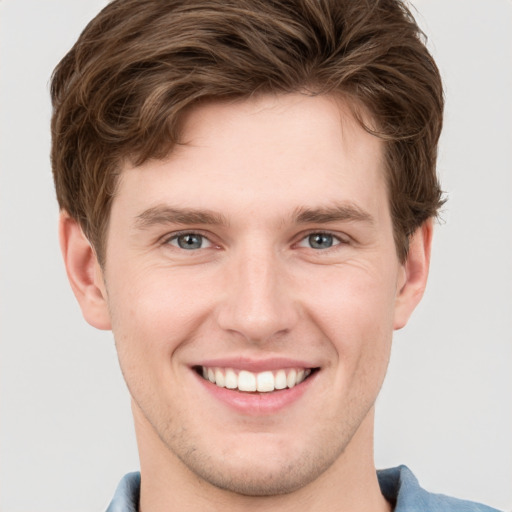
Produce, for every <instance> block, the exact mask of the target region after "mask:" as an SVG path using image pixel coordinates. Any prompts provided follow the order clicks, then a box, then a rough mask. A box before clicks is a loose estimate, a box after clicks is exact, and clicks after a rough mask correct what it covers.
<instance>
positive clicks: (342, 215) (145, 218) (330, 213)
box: [135, 203, 374, 229]
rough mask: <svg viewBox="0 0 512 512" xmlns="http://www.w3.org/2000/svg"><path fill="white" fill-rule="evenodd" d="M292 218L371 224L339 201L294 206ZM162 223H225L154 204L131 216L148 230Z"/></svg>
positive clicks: (209, 213)
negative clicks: (336, 202)
mask: <svg viewBox="0 0 512 512" xmlns="http://www.w3.org/2000/svg"><path fill="white" fill-rule="evenodd" d="M292 219H293V221H294V222H295V223H296V224H312V223H318V224H325V223H329V222H340V221H358V222H365V223H368V224H371V225H372V224H374V219H373V217H372V216H371V215H370V214H369V213H368V212H366V211H365V210H363V209H361V208H360V207H358V206H357V205H354V204H350V203H348V204H342V205H335V206H331V207H319V208H306V207H300V208H297V209H295V211H294V213H293V215H292ZM162 224H163V225H165V224H184V225H194V224H203V225H204V224H206V225H211V226H228V225H229V222H228V220H227V219H226V217H224V215H222V214H220V213H217V212H212V211H210V210H196V209H188V208H185V209H181V208H172V207H169V206H154V207H152V208H148V209H147V210H145V211H143V212H142V213H140V214H139V215H137V217H136V218H135V225H136V227H137V228H139V229H148V228H150V227H151V226H155V225H162Z"/></svg>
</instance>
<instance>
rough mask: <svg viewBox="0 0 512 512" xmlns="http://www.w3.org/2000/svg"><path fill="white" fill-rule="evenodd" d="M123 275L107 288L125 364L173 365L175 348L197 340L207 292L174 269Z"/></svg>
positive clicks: (113, 324)
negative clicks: (196, 335)
mask: <svg viewBox="0 0 512 512" xmlns="http://www.w3.org/2000/svg"><path fill="white" fill-rule="evenodd" d="M122 276H123V277H122V278H121V275H119V274H118V275H116V276H114V275H113V276H112V281H111V283H110V284H111V285H110V286H109V306H110V310H111V317H112V330H113V332H114V336H115V339H116V345H117V349H118V352H119V357H120V360H121V362H122V363H126V364H130V366H135V367H140V366H141V365H142V364H144V363H145V364H146V365H153V366H156V365H158V364H159V363H161V362H163V361H164V360H165V361H169V360H170V358H171V356H172V355H173V353H174V352H175V350H177V349H178V348H179V347H180V346H181V345H183V344H186V343H187V342H188V341H189V340H191V339H193V338H194V335H195V332H196V330H197V329H198V327H199V326H200V325H201V323H202V322H203V319H204V317H205V316H207V312H208V309H209V305H210V300H209V298H208V296H207V294H206V293H200V289H199V288H198V283H197V282H196V283H194V282H191V280H190V279H189V278H187V279H184V278H183V277H181V276H180V275H179V274H178V273H176V272H172V270H167V271H166V270H165V269H164V270H163V271H162V270H157V269H144V270H143V271H138V272H133V271H132V272H131V273H130V272H129V271H128V272H123V273H122ZM107 285H109V283H107ZM160 366H164V365H161V364H160Z"/></svg>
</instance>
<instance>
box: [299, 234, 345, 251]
mask: <svg viewBox="0 0 512 512" xmlns="http://www.w3.org/2000/svg"><path fill="white" fill-rule="evenodd" d="M339 243H341V242H340V240H339V238H337V237H335V236H334V235H331V234H330V233H311V234H310V235H308V236H306V237H305V238H303V239H302V240H301V241H300V243H299V247H309V248H311V249H329V248H330V247H332V246H333V245H338V244H339Z"/></svg>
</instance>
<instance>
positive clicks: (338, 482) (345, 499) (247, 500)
mask: <svg viewBox="0 0 512 512" xmlns="http://www.w3.org/2000/svg"><path fill="white" fill-rule="evenodd" d="M133 409H134V416H135V429H136V434H137V443H138V446H139V455H140V463H141V493H140V508H139V512H168V511H169V510H170V509H171V507H172V510H173V511H181V510H183V511H185V510H186V511H187V512H196V511H197V512H199V511H201V512H217V511H222V512H230V511H238V510H246V511H249V512H252V511H257V512H266V511H272V512H288V511H290V512H291V511H292V510H293V512H306V511H307V512H320V511H321V512H349V511H350V512H363V511H368V510H372V511H375V512H390V511H391V506H390V505H389V503H388V502H387V501H386V500H385V498H384V497H383V496H382V494H381V492H380V487H379V483H378V480H377V475H376V471H375V466H374V462H373V409H372V410H371V411H370V412H369V414H368V415H367V417H366V418H365V420H364V421H363V423H362V424H361V425H360V427H359V429H358V430H357V432H356V433H355V435H354V436H353V438H352V439H351V441H350V443H349V444H348V446H347V447H346V449H345V450H344V452H343V453H342V455H341V456H340V457H339V458H338V459H337V460H336V461H335V462H334V464H332V465H331V466H330V467H329V468H328V469H327V470H326V471H325V472H324V473H322V474H321V475H320V476H319V477H318V478H316V479H315V480H314V481H312V482H310V483H309V484H307V485H305V486H304V487H302V488H300V489H297V490H296V491H294V492H291V493H288V494H282V495H276V496H244V495H240V494H236V493H233V492H231V491H226V490H224V489H219V488H218V487H215V486H213V485H212V484H210V483H209V482H207V481H205V480H203V479H201V478H200V477H198V476H197V475H195V474H194V473H192V472H191V471H190V470H189V469H188V468H187V467H186V466H185V465H184V464H183V463H182V462H181V461H180V460H179V459H178V458H177V457H176V456H175V455H174V454H173V453H172V452H171V451H170V450H169V449H168V448H167V446H166V445H165V444H164V443H163V442H162V441H161V439H160V438H159V437H158V436H157V434H156V433H155V431H154V429H153V427H152V426H151V425H150V424H149V423H148V422H147V420H146V418H145V417H144V416H143V415H142V414H141V412H140V411H139V410H138V409H137V407H136V406H134V408H133Z"/></svg>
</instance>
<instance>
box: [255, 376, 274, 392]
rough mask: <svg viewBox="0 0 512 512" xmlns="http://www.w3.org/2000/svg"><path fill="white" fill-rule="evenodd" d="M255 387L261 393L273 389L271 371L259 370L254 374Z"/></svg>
mask: <svg viewBox="0 0 512 512" xmlns="http://www.w3.org/2000/svg"><path fill="white" fill-rule="evenodd" d="M256 381H257V384H256V389H257V390H258V391H261V392H263V393H265V392H268V391H274V374H273V373H272V372H261V373H258V375H257V376H256Z"/></svg>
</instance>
